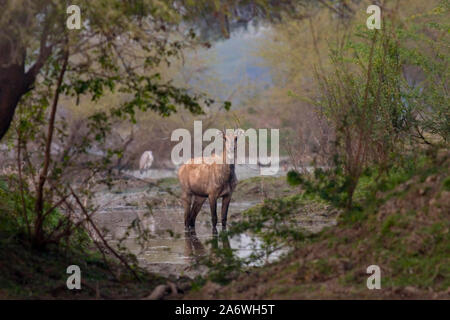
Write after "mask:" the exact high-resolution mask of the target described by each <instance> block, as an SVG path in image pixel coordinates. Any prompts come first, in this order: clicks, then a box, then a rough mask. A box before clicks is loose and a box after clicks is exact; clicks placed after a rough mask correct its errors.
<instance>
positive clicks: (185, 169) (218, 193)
mask: <svg viewBox="0 0 450 320" xmlns="http://www.w3.org/2000/svg"><path fill="white" fill-rule="evenodd" d="M233 139H234V149H236V136H235V135H233V136H230V135H228V136H226V135H224V140H225V147H224V152H223V154H222V155H214V156H212V157H211V158H203V159H202V163H200V164H195V163H194V161H195V160H194V159H191V160H189V161H188V162H187V163H185V164H184V165H182V166H181V167H180V170H179V171H178V179H179V181H180V184H181V189H182V200H183V205H184V225H185V227H186V228H189V229H195V220H196V218H197V215H198V213H199V211H200V209H201V208H202V205H203V203H204V202H205V201H206V199H208V200H209V205H210V208H211V220H212V226H213V232H216V231H217V229H216V225H217V199H218V198H222V213H221V221H222V228H223V229H226V224H227V214H228V206H229V204H230V201H231V195H232V194H233V191H234V189H235V188H236V185H237V178H236V174H235V172H234V164H226V163H225V162H226V161H225V160H226V155H227V149H229V148H230V146H231V143H230V142H231V141H232V140H233ZM234 151H235V152H234V157H235V159H236V150H234ZM219 160H222V164H220V163H219V162H220V161H219ZM192 199H193V200H194V201H193V204H192V206H191V203H192Z"/></svg>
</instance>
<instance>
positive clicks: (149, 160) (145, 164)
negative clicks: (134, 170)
mask: <svg viewBox="0 0 450 320" xmlns="http://www.w3.org/2000/svg"><path fill="white" fill-rule="evenodd" d="M152 164H153V152H151V151H145V152H144V153H143V154H142V156H141V159H140V160H139V172H140V173H143V172H144V171H145V170H148V169H150V167H151V166H152Z"/></svg>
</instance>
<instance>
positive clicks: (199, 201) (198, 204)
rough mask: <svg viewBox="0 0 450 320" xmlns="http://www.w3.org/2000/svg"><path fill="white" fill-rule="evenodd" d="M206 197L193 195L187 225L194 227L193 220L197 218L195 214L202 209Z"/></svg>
mask: <svg viewBox="0 0 450 320" xmlns="http://www.w3.org/2000/svg"><path fill="white" fill-rule="evenodd" d="M205 201H206V198H203V197H199V196H195V198H194V204H193V205H192V209H191V213H190V214H189V219H188V220H189V221H188V223H189V227H190V228H192V229H195V220H196V219H197V215H198V213H199V212H200V210H201V209H202V206H203V203H205Z"/></svg>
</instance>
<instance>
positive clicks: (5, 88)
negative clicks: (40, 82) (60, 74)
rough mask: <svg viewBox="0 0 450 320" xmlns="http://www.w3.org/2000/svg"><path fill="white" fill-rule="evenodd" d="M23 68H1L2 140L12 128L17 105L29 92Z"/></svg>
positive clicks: (0, 126)
mask: <svg viewBox="0 0 450 320" xmlns="http://www.w3.org/2000/svg"><path fill="white" fill-rule="evenodd" d="M25 80H26V76H25V73H24V70H23V66H20V65H11V66H8V67H0V140H1V139H2V138H3V136H4V135H5V134H6V132H7V131H8V129H9V127H10V126H11V121H12V119H13V117H14V112H15V111H16V107H17V104H18V103H19V100H20V98H21V96H22V95H23V94H25V93H26V92H27V85H26V81H25Z"/></svg>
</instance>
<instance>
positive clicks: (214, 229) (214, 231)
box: [212, 227, 218, 236]
mask: <svg viewBox="0 0 450 320" xmlns="http://www.w3.org/2000/svg"><path fill="white" fill-rule="evenodd" d="M212 233H213V235H214V236H217V234H218V232H217V228H216V227H213V229H212Z"/></svg>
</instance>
